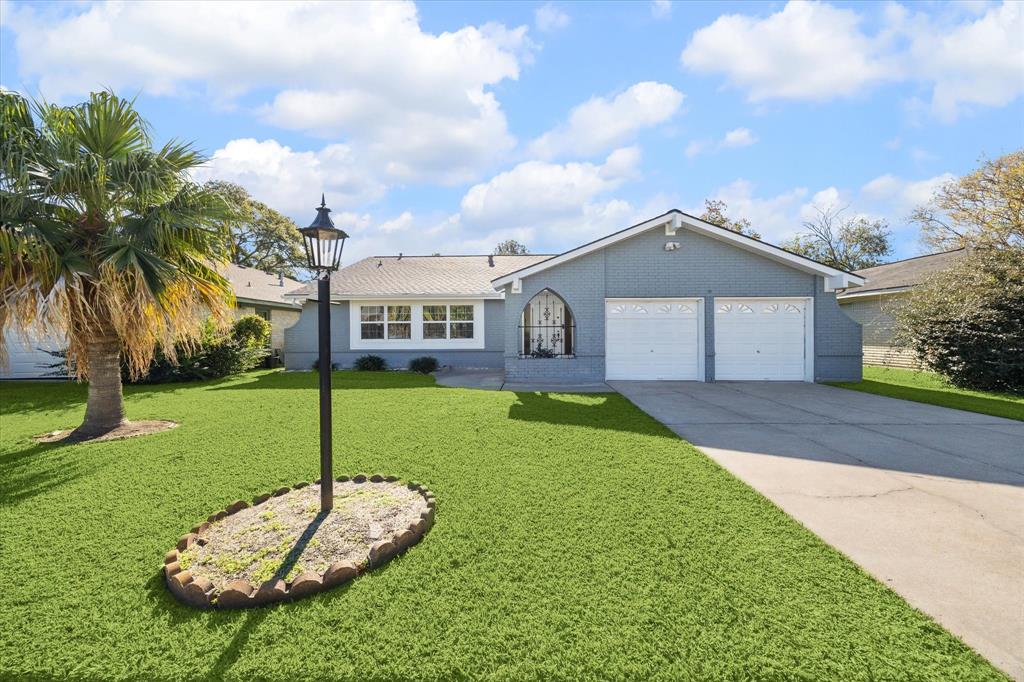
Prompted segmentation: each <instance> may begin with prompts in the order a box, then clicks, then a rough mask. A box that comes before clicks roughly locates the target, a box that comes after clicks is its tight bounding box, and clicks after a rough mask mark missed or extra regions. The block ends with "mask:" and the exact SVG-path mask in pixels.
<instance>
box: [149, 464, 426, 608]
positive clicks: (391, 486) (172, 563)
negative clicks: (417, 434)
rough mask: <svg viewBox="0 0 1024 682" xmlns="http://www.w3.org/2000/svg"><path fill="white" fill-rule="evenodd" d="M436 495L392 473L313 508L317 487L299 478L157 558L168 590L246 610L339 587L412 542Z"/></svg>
mask: <svg viewBox="0 0 1024 682" xmlns="http://www.w3.org/2000/svg"><path fill="white" fill-rule="evenodd" d="M434 506H435V502H434V496H433V494H431V493H430V491H429V490H427V489H426V488H425V487H423V486H421V485H419V484H417V483H403V482H400V481H398V480H397V478H396V477H394V476H383V475H381V474H375V475H373V476H369V477H368V476H366V475H364V474H359V475H356V476H354V477H352V478H351V479H349V478H348V477H347V476H345V477H342V478H339V479H338V481H337V482H335V483H334V507H333V508H332V509H331V511H330V512H329V513H327V514H322V513H321V512H320V485H319V482H317V483H314V484H312V485H309V484H305V483H299V484H297V485H295V486H294V487H292V488H280V489H278V490H276V491H274V492H273V493H271V494H266V495H260V496H258V497H256V498H255V499H254V500H253V501H252V504H251V505H250V504H249V503H248V502H245V501H242V500H239V501H237V502H235V503H233V504H231V505H229V506H228V507H227V509H225V510H224V511H221V512H218V513H216V514H214V515H212V516H210V517H209V518H208V519H207V520H206V521H204V522H203V523H201V524H199V525H197V526H195V527H194V528H193V529H192V532H191V533H188V534H187V535H185V536H183V537H182V538H181V539H180V540H179V541H178V544H177V546H176V547H175V548H174V549H172V550H170V551H169V552H168V553H167V555H166V556H165V557H164V567H163V570H164V576H165V579H166V581H167V585H168V587H169V588H170V590H171V592H172V593H173V594H174V595H175V596H176V597H177V598H178V599H180V600H181V601H183V602H185V603H186V604H190V605H192V606H198V607H204V608H209V607H216V608H244V607H247V606H259V605H263V604H269V603H272V602H277V601H283V600H286V599H296V598H298V597H303V596H306V595H309V594H313V593H315V592H319V591H321V590H324V589H328V588H330V587H335V586H337V585H340V584H342V583H344V582H346V581H348V580H351V579H352V578H354V577H356V576H357V575H359V574H360V573H362V572H363V571H366V570H368V569H370V568H375V567H377V566H379V565H381V564H383V563H385V562H386V561H388V560H389V559H391V558H392V557H394V556H395V555H397V554H399V553H400V552H402V551H404V550H405V549H407V548H409V547H410V546H412V545H414V544H416V543H417V542H419V540H420V539H421V538H422V537H423V535H424V534H425V533H426V532H427V530H428V529H429V528H430V526H431V525H432V524H433V521H434Z"/></svg>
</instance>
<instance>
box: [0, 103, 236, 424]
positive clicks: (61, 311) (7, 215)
mask: <svg viewBox="0 0 1024 682" xmlns="http://www.w3.org/2000/svg"><path fill="white" fill-rule="evenodd" d="M0 133H2V139H0V362H6V361H7V358H6V357H5V356H6V351H5V334H8V333H11V332H12V331H15V332H17V333H21V334H23V335H27V334H29V333H30V331H35V332H41V333H53V332H57V333H60V334H66V335H67V340H68V351H67V359H68V367H69V370H70V371H72V372H73V373H74V374H75V376H76V377H77V378H78V379H80V380H81V379H88V381H89V397H88V403H87V405H86V411H85V420H84V421H83V422H82V424H81V426H79V427H78V428H77V429H75V430H74V432H72V434H71V438H72V439H76V440H85V439H88V438H94V437H96V436H98V435H102V434H104V433H108V432H110V431H111V430H113V429H116V428H118V427H119V426H123V425H124V424H125V419H124V406H123V400H122V395H121V364H122V362H123V363H124V365H125V366H126V367H127V369H128V372H129V373H130V374H131V375H132V376H133V377H134V376H139V375H140V374H143V373H144V372H145V371H146V369H147V368H148V367H149V364H150V361H151V360H152V358H153V353H154V350H155V349H156V348H157V347H158V346H159V347H160V348H161V349H162V351H163V352H164V353H165V354H170V355H171V357H172V359H173V353H174V348H175V343H176V342H177V343H178V344H181V345H183V346H184V347H189V346H190V345H191V344H193V343H195V342H196V341H197V339H198V338H199V335H200V333H201V324H200V322H201V320H202V319H203V318H205V317H206V316H207V315H209V314H211V313H212V314H214V315H217V316H223V315H224V314H225V313H226V311H227V310H228V309H229V307H230V305H231V304H232V303H233V297H232V293H231V289H230V286H229V284H228V282H227V281H226V280H225V279H224V278H223V277H222V276H221V275H220V274H218V266H219V264H220V263H222V262H224V260H225V258H226V243H225V240H224V239H223V234H222V233H221V232H220V231H219V230H218V229H217V227H216V225H217V221H218V220H222V219H223V217H224V213H225V211H227V208H228V207H227V206H226V205H225V203H224V201H223V200H222V199H221V198H220V196H219V195H217V194H216V193H214V192H212V191H209V190H205V189H203V188H202V187H199V186H198V185H196V184H195V183H194V182H192V181H191V178H190V175H189V170H190V169H193V168H195V167H196V166H198V165H199V164H201V163H202V162H203V161H204V159H203V157H202V156H201V155H200V154H199V153H198V152H196V151H195V150H194V149H193V148H192V146H191V145H190V144H186V143H182V142H178V141H171V142H168V143H167V144H166V145H164V146H163V147H161V148H159V149H156V148H154V147H153V143H152V141H151V138H150V132H149V126H148V125H147V123H146V122H145V121H144V120H143V119H142V117H141V116H140V115H139V113H138V112H137V111H135V108H134V102H133V101H128V100H124V99H121V98H119V97H117V96H116V95H114V94H113V93H112V92H98V93H93V94H92V95H90V97H89V99H88V100H87V101H85V102H83V103H82V104H78V105H76V106H70V107H62V106H56V105H53V104H48V103H45V102H44V103H38V102H37V103H33V104H31V105H30V104H29V103H28V101H27V100H26V99H25V98H24V97H22V96H20V95H18V94H16V93H13V92H9V91H0Z"/></svg>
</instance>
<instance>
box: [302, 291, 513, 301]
mask: <svg viewBox="0 0 1024 682" xmlns="http://www.w3.org/2000/svg"><path fill="white" fill-rule="evenodd" d="M292 297H293V298H304V299H306V300H309V301H315V300H316V292H315V291H311V292H308V293H305V294H293V295H292ZM504 298H505V292H503V291H490V292H487V293H483V292H481V293H476V294H331V301H333V302H338V301H353V300H367V299H373V300H374V301H435V300H445V301H479V300H481V299H484V300H488V301H501V300H503V299H504Z"/></svg>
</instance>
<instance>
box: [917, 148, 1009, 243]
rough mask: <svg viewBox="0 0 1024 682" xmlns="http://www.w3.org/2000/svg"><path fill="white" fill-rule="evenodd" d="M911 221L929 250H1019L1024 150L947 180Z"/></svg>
mask: <svg viewBox="0 0 1024 682" xmlns="http://www.w3.org/2000/svg"><path fill="white" fill-rule="evenodd" d="M910 219H911V221H912V222H914V223H917V225H918V227H919V228H920V230H921V241H922V242H923V243H924V244H925V246H927V247H928V248H929V249H930V250H932V251H950V250H952V249H959V248H963V247H969V246H979V247H993V248H1008V247H1017V248H1024V149H1018V150H1017V151H1015V152H1011V153H1010V154H1007V155H1005V156H1001V157H999V158H998V159H994V160H991V161H983V162H982V164H981V167H980V168H978V169H977V170H976V171H974V172H973V173H970V174H968V175H965V176H963V177H962V178H957V179H956V180H950V181H949V182H947V183H946V184H945V185H943V186H942V187H941V188H940V189H939V191H938V192H936V193H935V196H934V197H932V200H931V201H930V202H928V203H927V204H925V205H924V206H919V207H918V208H916V209H915V210H914V212H913V213H912V214H911V216H910Z"/></svg>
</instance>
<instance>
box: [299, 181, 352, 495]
mask: <svg viewBox="0 0 1024 682" xmlns="http://www.w3.org/2000/svg"><path fill="white" fill-rule="evenodd" d="M299 233H300V234H301V235H302V245H303V247H304V248H305V249H306V264H307V266H308V267H309V269H310V270H312V271H313V272H315V273H316V279H317V284H316V299H317V332H318V335H319V341H320V353H319V355H320V360H319V361H318V362H317V365H318V367H319V370H320V512H321V513H327V512H329V511H331V507H333V506H334V475H333V474H332V473H331V469H332V468H333V467H332V461H331V460H332V457H333V455H332V448H331V273H332V272H334V271H335V270H337V269H338V268H339V267H340V266H341V251H342V249H344V248H345V240H346V239H348V235H347V234H345V231H344V230H339V229H338V228H336V227H335V226H334V221H333V220H331V209H329V208H327V202H326V200H325V199H324V197H323V195H321V196H320V207H319V208H317V209H316V218H315V219H314V220H313V222H312V224H310V226H309V227H303V228H300V229H299Z"/></svg>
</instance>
